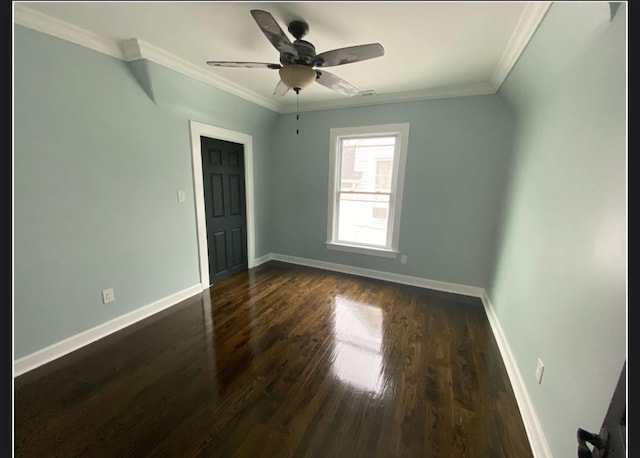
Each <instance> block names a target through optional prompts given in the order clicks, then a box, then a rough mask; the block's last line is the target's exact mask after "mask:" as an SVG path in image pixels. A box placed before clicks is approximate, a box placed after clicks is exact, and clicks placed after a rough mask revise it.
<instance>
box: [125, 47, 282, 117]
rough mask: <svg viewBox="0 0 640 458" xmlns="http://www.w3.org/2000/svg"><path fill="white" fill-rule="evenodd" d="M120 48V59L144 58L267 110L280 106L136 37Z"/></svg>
mask: <svg viewBox="0 0 640 458" xmlns="http://www.w3.org/2000/svg"><path fill="white" fill-rule="evenodd" d="M120 46H121V49H122V53H121V55H122V59H123V60H125V61H127V62H130V61H133V60H138V59H146V60H149V61H151V62H154V63H156V64H159V65H162V66H164V67H167V68H170V69H172V70H175V71H177V72H179V73H182V74H183V75H186V76H190V77H192V78H194V79H197V80H198V81H201V82H203V83H205V84H208V85H210V86H214V87H216V88H218V89H221V90H223V91H225V92H228V93H230V94H233V95H237V96H238V97H241V98H243V99H245V100H248V101H249V102H253V103H255V104H256V105H260V106H263V107H265V108H268V109H269V110H273V111H276V112H280V106H279V105H278V104H277V103H275V102H274V101H272V100H271V99H269V98H267V97H264V96H262V95H260V94H257V93H255V92H253V91H249V90H247V89H245V88H243V87H241V86H239V85H237V84H235V83H233V82H231V81H229V80H226V79H224V78H220V77H218V76H215V75H212V74H211V73H209V72H206V71H205V70H203V69H201V68H199V67H198V66H196V65H193V64H192V63H191V62H187V61H186V60H184V59H181V58H179V57H177V56H175V55H173V54H170V53H168V52H166V51H165V50H163V49H160V48H158V47H155V46H153V45H150V44H149V43H145V42H144V41H142V40H139V39H137V38H132V39H129V40H125V41H123V42H121V43H120Z"/></svg>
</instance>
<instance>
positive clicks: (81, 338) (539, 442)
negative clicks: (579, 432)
mask: <svg viewBox="0 0 640 458" xmlns="http://www.w3.org/2000/svg"><path fill="white" fill-rule="evenodd" d="M270 260H274V261H281V262H287V263H291V264H298V265H303V266H307V267H315V268H319V269H325V270H330V271H335V272H342V273H346V274H352V275H359V276H362V277H367V278H374V279H377V280H385V281H390V282H393V283H400V284H404V285H411V286H418V287H422V288H428V289H433V290H438V291H443V292H449V293H455V294H461V295H464V296H472V297H478V298H480V299H481V300H482V304H483V306H484V309H485V313H486V315H487V318H488V320H489V324H490V325H491V329H492V331H493V335H494V337H495V339H496V342H497V343H498V347H499V350H500V354H501V356H502V360H503V362H504V364H505V367H506V370H507V374H508V376H509V379H510V381H511V386H512V388H513V391H514V394H515V397H516V401H517V403H518V407H519V408H520V415H521V416H522V420H523V423H524V426H525V429H526V432H527V436H528V438H529V442H530V445H531V449H532V451H533V455H534V457H536V458H552V454H551V450H550V449H549V445H548V443H547V440H546V438H545V435H544V432H543V431H542V427H541V425H540V422H539V420H538V416H537V415H536V412H535V409H534V407H533V404H532V403H531V399H530V398H529V393H528V391H527V389H526V386H525V384H524V380H523V378H522V375H521V373H520V370H519V369H518V365H517V364H516V361H515V358H514V356H513V354H512V353H511V349H510V347H509V344H508V342H507V339H506V337H505V335H504V333H503V331H502V327H501V326H500V322H499V321H498V319H497V317H496V315H495V313H494V310H493V306H492V304H491V301H490V299H489V296H488V295H487V293H486V291H485V290H484V288H481V287H477V286H467V285H460V284H456V283H448V282H441V281H437V280H429V279H426V278H420V277H411V276H408V275H400V274H394V273H390V272H382V271H378V270H372V269H365V268H361V267H354V266H348V265H344V264H337V263H332V262H326V261H317V260H315V259H308V258H300V257H296V256H288V255H283V254H277V253H269V254H267V255H264V256H261V257H259V258H256V259H255V261H254V264H253V267H257V266H259V265H261V264H264V263H265V262H268V261H270ZM202 289H203V288H202V285H199V284H198V285H194V286H192V287H190V288H187V289H185V290H183V291H180V292H178V293H176V294H172V295H171V296H168V297H166V298H164V299H161V300H159V301H157V302H154V303H152V304H149V305H146V306H143V307H141V308H139V309H137V310H134V311H132V312H130V313H127V314H126V315H122V316H120V317H117V318H115V319H113V320H111V321H108V322H106V323H103V324H101V325H98V326H96V327H94V328H92V329H89V330H87V331H84V332H81V333H79V334H76V335H75V336H72V337H69V338H68V339H65V340H62V341H60V342H57V343H55V344H53V345H51V346H49V347H46V348H44V349H42V350H39V351H37V352H34V353H32V354H30V355H27V356H25V357H23V358H20V359H18V360H16V361H14V363H13V372H14V377H17V376H19V375H21V374H24V373H25V372H28V371H30V370H33V369H35V368H37V367H39V366H42V365H43V364H46V363H48V362H50V361H53V360H55V359H57V358H60V357H61V356H64V355H66V354H68V353H71V352H72V351H74V350H77V349H79V348H81V347H83V346H85V345H88V344H90V343H92V342H95V341H96V340H98V339H101V338H103V337H106V336H108V335H109V334H112V333H114V332H116V331H119V330H121V329H123V328H125V327H127V326H130V325H132V324H134V323H136V322H138V321H140V320H142V319H144V318H147V317H149V316H151V315H154V314H155V313H158V312H160V311H161V310H164V309H166V308H169V307H171V306H173V305H176V304H178V303H180V302H181V301H183V300H185V299H187V298H189V297H191V296H194V295H195V294H198V293H200V292H201V291H202Z"/></svg>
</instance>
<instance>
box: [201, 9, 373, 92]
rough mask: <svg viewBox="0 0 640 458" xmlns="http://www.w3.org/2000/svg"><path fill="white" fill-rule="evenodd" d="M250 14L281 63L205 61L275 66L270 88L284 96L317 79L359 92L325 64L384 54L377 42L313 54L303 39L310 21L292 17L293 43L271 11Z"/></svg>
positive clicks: (336, 88)
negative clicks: (274, 80)
mask: <svg viewBox="0 0 640 458" xmlns="http://www.w3.org/2000/svg"><path fill="white" fill-rule="evenodd" d="M251 15H252V16H253V19H255V21H256V23H257V24H258V27H260V30H262V33H264V35H265V36H266V37H267V39H268V40H269V42H270V43H271V44H272V45H273V46H274V47H275V48H276V49H277V50H278V52H279V53H280V63H279V64H276V63H264V62H229V61H213V60H210V61H207V64H208V65H211V66H214V67H245V68H268V69H271V70H278V71H279V73H280V81H279V82H278V84H277V85H276V87H275V90H274V91H273V95H275V96H283V95H285V94H286V93H287V92H288V91H289V89H293V90H294V91H295V93H296V94H298V93H299V92H300V91H301V90H302V89H304V88H306V87H308V86H309V85H311V83H313V82H314V81H316V82H318V83H319V84H321V85H323V86H325V87H327V88H329V89H331V90H333V91H336V92H338V93H340V94H343V95H346V96H349V97H351V96H353V95H355V94H357V93H358V92H359V91H358V89H357V88H356V87H354V86H353V85H351V84H349V83H348V82H347V81H345V80H343V79H342V78H340V77H339V76H336V75H334V74H333V73H329V72H327V71H325V70H324V68H325V67H335V66H337V65H344V64H350V63H353V62H360V61H363V60H367V59H373V58H374V57H381V56H383V55H384V48H383V47H382V45H381V44H380V43H372V44H366V45H358V46H349V47H346V48H339V49H334V50H331V51H326V52H323V53H320V54H316V49H315V47H314V46H313V44H311V43H309V42H308V41H305V40H303V39H302V37H304V36H306V35H307V33H309V25H308V24H307V23H306V22H305V21H302V20H293V21H291V22H290V23H289V25H288V27H287V30H288V31H289V33H291V35H293V36H294V37H295V40H294V41H293V43H292V42H291V40H289V38H288V37H287V35H286V34H285V33H284V31H283V30H282V29H281V28H280V26H279V25H278V23H277V22H276V20H275V19H274V18H273V16H272V15H271V14H270V13H268V12H267V11H262V10H251Z"/></svg>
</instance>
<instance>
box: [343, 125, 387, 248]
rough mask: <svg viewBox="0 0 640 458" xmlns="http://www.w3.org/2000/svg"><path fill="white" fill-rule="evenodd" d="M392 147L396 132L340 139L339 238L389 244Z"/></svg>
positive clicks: (346, 240)
mask: <svg viewBox="0 0 640 458" xmlns="http://www.w3.org/2000/svg"><path fill="white" fill-rule="evenodd" d="M395 149H396V137H395V136H382V137H360V138H342V139H340V144H339V161H340V177H339V188H338V190H337V192H338V199H337V205H338V240H339V241H340V242H348V243H357V244H364V245H374V246H382V247H384V246H386V245H387V244H388V239H387V236H388V231H389V203H390V201H391V191H392V188H391V185H392V178H393V156H394V152H395Z"/></svg>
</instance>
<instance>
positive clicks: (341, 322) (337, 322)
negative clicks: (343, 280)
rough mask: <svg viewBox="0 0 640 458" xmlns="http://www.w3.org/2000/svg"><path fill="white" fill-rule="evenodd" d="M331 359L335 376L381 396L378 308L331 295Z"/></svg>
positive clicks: (381, 372)
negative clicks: (332, 332) (332, 344)
mask: <svg viewBox="0 0 640 458" xmlns="http://www.w3.org/2000/svg"><path fill="white" fill-rule="evenodd" d="M333 305H334V355H333V356H334V358H333V363H332V369H333V372H334V374H335V375H336V377H337V378H338V379H340V380H341V381H343V382H344V383H347V384H349V385H351V386H353V387H355V388H358V389H360V390H363V391H368V392H373V393H375V394H376V395H381V394H382V392H383V389H384V371H383V367H384V366H383V360H382V336H383V332H382V329H383V328H382V320H383V314H382V310H381V309H379V308H377V307H372V306H370V305H367V304H363V303H359V302H355V301H353V300H350V299H347V298H344V297H342V296H340V295H338V296H336V297H335V298H334V304H333Z"/></svg>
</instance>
